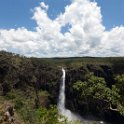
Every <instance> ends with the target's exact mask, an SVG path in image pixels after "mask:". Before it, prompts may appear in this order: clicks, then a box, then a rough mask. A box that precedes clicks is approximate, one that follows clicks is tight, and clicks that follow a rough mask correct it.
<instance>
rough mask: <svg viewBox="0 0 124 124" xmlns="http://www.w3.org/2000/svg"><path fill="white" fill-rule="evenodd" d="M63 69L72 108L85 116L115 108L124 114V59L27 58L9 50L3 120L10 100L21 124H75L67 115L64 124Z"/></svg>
mask: <svg viewBox="0 0 124 124" xmlns="http://www.w3.org/2000/svg"><path fill="white" fill-rule="evenodd" d="M61 67H65V69H66V78H67V79H66V88H67V93H66V97H67V103H69V104H68V105H67V106H68V107H69V108H70V109H72V110H74V111H76V112H79V113H81V114H82V115H85V114H94V113H98V116H99V115H100V114H102V112H103V111H105V110H112V111H116V112H118V113H120V115H123V116H124V57H108V58H94V57H82V58H81V57H74V58H33V57H32V58H27V57H24V56H20V55H16V54H13V53H8V52H5V51H1V52H0V116H3V113H4V112H3V111H4V108H3V105H4V102H5V101H6V102H10V103H11V104H12V105H13V106H14V108H15V111H16V115H17V119H19V121H20V123H21V124H41V123H42V124H66V123H67V124H68V123H71V122H67V120H66V119H65V118H63V117H62V120H63V122H59V121H58V118H60V116H59V115H58V111H57V108H56V105H57V101H58V93H59V86H60V84H59V83H60V80H61V75H62V73H61ZM72 96H73V98H74V100H73V99H72ZM76 109H77V110H76ZM0 120H1V119H0ZM60 120H61V119H60ZM0 123H1V122H0Z"/></svg>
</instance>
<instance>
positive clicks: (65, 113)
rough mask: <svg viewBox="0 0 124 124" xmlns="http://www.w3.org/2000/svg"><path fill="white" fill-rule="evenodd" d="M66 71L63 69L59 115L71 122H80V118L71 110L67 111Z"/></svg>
mask: <svg viewBox="0 0 124 124" xmlns="http://www.w3.org/2000/svg"><path fill="white" fill-rule="evenodd" d="M65 76H66V73H65V69H64V68H62V81H61V86H60V93H59V102H58V110H59V114H61V115H63V116H65V117H66V118H67V119H68V120H69V121H74V120H78V119H79V117H77V116H76V115H75V114H74V113H72V112H71V111H70V110H68V109H66V107H65V100H66V99H65Z"/></svg>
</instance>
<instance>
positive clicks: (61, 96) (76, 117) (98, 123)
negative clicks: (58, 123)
mask: <svg viewBox="0 0 124 124" xmlns="http://www.w3.org/2000/svg"><path fill="white" fill-rule="evenodd" d="M65 77H66V72H65V69H64V68H62V80H61V85H60V93H59V101H58V111H59V114H60V115H63V116H65V117H66V118H67V119H68V121H71V122H73V121H76V120H79V121H80V124H93V123H95V124H104V122H103V121H93V120H92V121H91V120H85V119H83V118H81V117H80V116H79V115H77V114H75V113H73V112H71V111H70V110H69V109H67V108H66V107H65V101H66V99H65ZM106 124H107V123H106Z"/></svg>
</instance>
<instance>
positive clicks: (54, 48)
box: [0, 0, 124, 57]
mask: <svg viewBox="0 0 124 124" xmlns="http://www.w3.org/2000/svg"><path fill="white" fill-rule="evenodd" d="M48 9H49V6H48V5H46V4H45V3H44V2H41V3H40V5H39V6H37V7H35V8H34V10H33V17H32V19H33V20H34V21H35V22H36V24H37V27H35V31H30V30H28V29H26V28H25V27H19V28H17V29H9V30H5V29H4V30H3V29H0V50H7V51H11V52H15V53H20V54H23V55H26V56H36V57H55V56H59V57H63V56H66V57H68V56H124V48H123V47H124V27H123V26H120V27H115V28H113V29H111V30H110V31H107V30H106V29H105V26H104V25H103V23H102V15H101V8H100V7H99V6H98V5H97V3H96V2H91V1H90V0H72V3H71V4H70V5H68V6H66V7H65V11H64V12H63V13H61V14H59V15H58V16H57V18H55V19H54V20H52V19H51V18H49V16H48V14H47V11H48ZM66 25H69V29H68V30H67V31H66V30H65V32H62V28H63V27H64V26H65V28H66Z"/></svg>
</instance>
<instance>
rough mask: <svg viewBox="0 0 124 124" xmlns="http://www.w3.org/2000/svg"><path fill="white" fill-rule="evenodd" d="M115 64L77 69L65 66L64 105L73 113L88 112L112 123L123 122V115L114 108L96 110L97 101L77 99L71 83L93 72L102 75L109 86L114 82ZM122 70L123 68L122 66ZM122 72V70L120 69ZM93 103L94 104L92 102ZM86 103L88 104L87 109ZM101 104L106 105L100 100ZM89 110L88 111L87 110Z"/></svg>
mask: <svg viewBox="0 0 124 124" xmlns="http://www.w3.org/2000/svg"><path fill="white" fill-rule="evenodd" d="M115 70H116V68H115V66H110V65H93V64H91V65H89V64H88V65H84V66H81V67H80V68H77V69H71V68H66V107H67V108H68V109H70V110H71V111H73V112H75V113H79V114H80V115H82V116H87V115H89V114H91V115H94V116H96V117H99V118H101V119H105V120H107V121H110V122H113V123H115V124H116V123H120V124H123V122H124V117H123V116H121V115H120V113H119V112H118V111H116V110H114V109H113V110H110V109H105V110H104V109H103V110H101V111H96V106H97V102H96V101H95V102H92V101H91V105H90V103H86V102H84V101H80V100H78V99H77V98H78V97H77V96H78V95H79V94H77V93H76V92H75V91H74V90H73V88H72V87H73V84H74V83H75V82H77V81H79V80H80V81H85V80H86V75H87V74H88V73H90V72H93V73H94V75H95V76H98V77H103V78H104V79H105V81H106V85H107V86H108V87H109V88H111V87H112V85H113V84H115V79H114V78H115V75H116V74H117V72H116V71H115ZM122 70H123V68H122ZM121 73H123V71H121ZM93 103H95V104H93ZM87 104H89V106H88V107H90V108H88V109H87ZM100 104H101V106H103V107H104V106H106V102H103V101H101V103H100ZM89 110H90V111H89Z"/></svg>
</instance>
